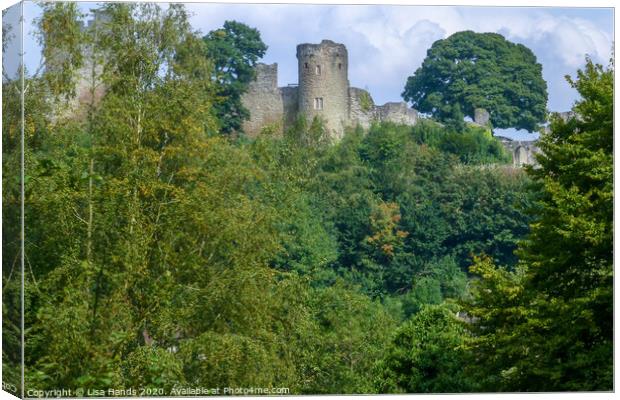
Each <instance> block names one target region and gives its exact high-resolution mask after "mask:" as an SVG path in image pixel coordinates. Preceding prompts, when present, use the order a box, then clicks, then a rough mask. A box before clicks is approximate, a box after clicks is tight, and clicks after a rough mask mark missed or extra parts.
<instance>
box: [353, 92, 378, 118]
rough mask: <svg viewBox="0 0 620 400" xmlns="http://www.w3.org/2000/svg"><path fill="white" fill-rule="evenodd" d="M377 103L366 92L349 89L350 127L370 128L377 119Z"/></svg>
mask: <svg viewBox="0 0 620 400" xmlns="http://www.w3.org/2000/svg"><path fill="white" fill-rule="evenodd" d="M375 108H376V106H375V102H374V101H373V99H372V97H371V96H370V93H368V92H367V91H366V90H363V89H358V88H355V87H351V88H349V125H351V126H357V125H359V126H361V127H362V128H369V127H370V125H371V124H372V122H373V120H374V119H375Z"/></svg>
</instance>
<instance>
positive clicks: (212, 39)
mask: <svg viewBox="0 0 620 400" xmlns="http://www.w3.org/2000/svg"><path fill="white" fill-rule="evenodd" d="M203 40H204V42H205V43H206V45H207V51H206V55H207V58H208V59H209V60H211V61H212V62H213V64H214V67H215V68H214V70H213V79H214V81H215V83H216V88H217V96H218V97H219V99H218V101H217V102H216V104H215V110H216V115H217V117H218V119H219V120H220V128H221V131H222V133H225V134H230V133H232V132H238V131H240V130H241V125H242V124H243V121H244V120H246V119H248V118H249V116H250V114H249V111H248V110H247V109H246V108H245V107H244V106H243V104H242V103H241V96H242V95H243V93H245V92H246V90H247V88H248V85H249V84H250V82H251V81H252V79H254V75H255V72H254V67H255V66H256V62H257V61H258V59H260V58H261V57H262V56H264V55H265V51H267V46H266V45H265V44H264V43H263V41H262V40H261V37H260V32H258V30H256V29H254V28H250V27H249V26H247V25H245V24H243V23H240V22H236V21H226V22H225V23H224V27H223V28H220V29H217V30H214V31H211V32H209V34H208V35H206V36H205V37H204V38H203Z"/></svg>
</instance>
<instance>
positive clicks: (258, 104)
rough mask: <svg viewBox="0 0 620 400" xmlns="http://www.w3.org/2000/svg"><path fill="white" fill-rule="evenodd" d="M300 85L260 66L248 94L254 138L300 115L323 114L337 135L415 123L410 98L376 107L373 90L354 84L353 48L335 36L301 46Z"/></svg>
mask: <svg viewBox="0 0 620 400" xmlns="http://www.w3.org/2000/svg"><path fill="white" fill-rule="evenodd" d="M297 62H298V64H297V65H298V78H299V80H298V82H299V83H298V84H297V85H295V84H292V85H288V86H285V87H278V65H277V64H271V65H266V64H258V65H257V66H256V79H255V80H254V82H252V83H251V84H250V86H249V88H248V91H247V92H246V93H245V95H244V96H243V99H242V101H243V104H244V106H245V107H246V108H247V109H248V110H249V111H250V119H249V120H248V121H246V122H245V124H244V127H243V129H244V131H245V133H246V134H248V135H249V136H256V135H258V134H259V133H260V131H261V129H262V128H263V127H265V126H269V125H271V126H273V125H276V126H278V127H281V128H283V129H286V128H287V127H288V126H290V125H291V124H292V123H293V122H294V121H295V119H296V118H297V116H299V115H304V116H305V117H306V118H307V119H308V120H310V121H311V120H312V119H313V118H315V117H318V118H321V119H322V120H323V121H324V123H325V126H326V128H327V130H328V131H329V132H330V133H331V136H332V138H334V139H336V140H338V139H340V138H341V137H342V135H343V133H344V129H345V127H347V126H356V125H361V126H362V127H364V128H367V127H369V126H370V125H371V124H372V122H373V121H392V122H397V123H401V124H407V125H415V123H416V122H417V120H418V113H417V111H415V110H413V109H411V108H409V107H408V106H407V104H406V103H405V102H394V103H387V104H385V105H383V106H376V105H375V104H374V101H373V100H372V97H371V96H370V93H368V92H367V91H366V90H363V89H359V88H354V87H351V86H350V85H349V77H348V71H349V57H348V53H347V48H346V47H345V46H344V45H343V44H340V43H335V42H333V41H331V40H323V41H321V43H319V44H310V43H304V44H300V45H298V46H297Z"/></svg>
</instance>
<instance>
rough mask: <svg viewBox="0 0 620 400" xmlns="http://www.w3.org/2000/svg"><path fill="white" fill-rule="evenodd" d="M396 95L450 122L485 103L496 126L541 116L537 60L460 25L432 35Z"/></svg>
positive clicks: (529, 122)
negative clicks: (451, 31) (439, 37)
mask: <svg viewBox="0 0 620 400" xmlns="http://www.w3.org/2000/svg"><path fill="white" fill-rule="evenodd" d="M402 95H403V98H404V99H405V100H406V101H410V102H411V104H412V106H413V107H414V108H416V109H418V110H419V111H422V112H425V113H429V114H431V115H433V116H434V117H436V118H437V119H439V120H440V121H446V122H451V123H452V124H455V119H460V120H461V121H462V119H463V115H464V116H469V117H471V118H474V112H475V109H476V108H484V109H486V110H487V111H488V112H489V114H490V122H491V123H492V125H493V126H494V127H496V128H516V129H527V130H529V131H534V130H535V129H536V128H537V124H539V123H542V122H544V121H545V117H546V107H547V84H546V82H545V81H544V80H543V78H542V66H541V65H540V64H539V63H538V62H537V60H536V56H535V55H534V53H532V51H531V50H530V49H528V48H527V47H525V46H523V45H521V44H515V43H511V42H509V41H508V40H506V39H505V38H504V37H503V36H502V35H499V34H497V33H475V32H472V31H464V32H457V33H455V34H453V35H452V36H450V37H448V38H447V39H442V40H438V41H436V42H435V43H433V45H432V46H431V48H430V49H429V50H428V52H427V56H426V58H425V59H424V62H423V63H422V66H421V67H419V68H418V69H417V70H416V71H415V73H414V74H413V75H412V76H410V77H409V78H408V79H407V84H406V85H405V90H404V91H403V94H402ZM456 122H458V121H456ZM456 125H457V126H458V125H459V124H458V123H456Z"/></svg>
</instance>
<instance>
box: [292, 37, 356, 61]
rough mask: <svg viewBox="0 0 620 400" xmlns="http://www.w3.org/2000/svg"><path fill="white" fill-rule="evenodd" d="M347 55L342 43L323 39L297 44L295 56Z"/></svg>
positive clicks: (345, 56)
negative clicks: (315, 42) (317, 41)
mask: <svg viewBox="0 0 620 400" xmlns="http://www.w3.org/2000/svg"><path fill="white" fill-rule="evenodd" d="M318 55H321V56H326V55H328V56H332V57H344V58H347V57H348V53H347V48H346V47H345V45H344V44H341V43H336V42H333V41H331V40H327V39H323V40H322V41H321V43H319V44H314V43H301V44H298V45H297V58H300V57H312V56H318Z"/></svg>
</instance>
